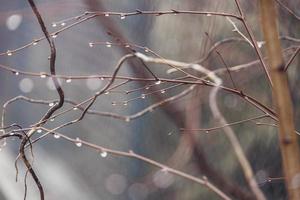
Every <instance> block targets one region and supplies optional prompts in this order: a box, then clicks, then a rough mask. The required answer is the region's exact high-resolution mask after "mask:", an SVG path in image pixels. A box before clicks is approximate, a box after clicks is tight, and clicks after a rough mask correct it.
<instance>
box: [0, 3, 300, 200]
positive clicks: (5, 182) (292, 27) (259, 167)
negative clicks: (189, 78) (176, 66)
mask: <svg viewBox="0 0 300 200" xmlns="http://www.w3.org/2000/svg"><path fill="white" fill-rule="evenodd" d="M0 2H1V6H0V37H1V45H0V51H1V52H6V51H7V50H12V49H15V48H17V47H19V46H22V45H24V44H26V43H28V42H31V41H32V40H33V39H35V38H39V37H40V36H42V32H41V30H40V27H39V25H38V23H37V20H36V18H35V16H34V15H33V13H32V11H31V9H30V7H29V5H28V3H27V2H26V1H20V0H10V1H5V0H1V1H0ZM241 2H242V7H243V10H244V11H245V14H246V17H247V20H248V22H249V23H250V25H251V28H252V30H253V31H254V33H255V36H256V38H257V40H258V41H261V40H262V37H261V32H260V27H259V19H258V8H257V2H256V1H241ZM284 2H285V3H286V4H287V5H288V6H289V7H291V8H293V10H294V11H295V12H297V11H299V10H300V3H299V2H298V1H296V0H289V1H284ZM36 3H37V6H38V8H39V10H40V12H41V14H42V16H43V18H44V20H45V22H46V24H47V26H48V28H49V30H50V31H54V30H57V29H58V28H61V27H52V26H51V23H52V22H55V21H59V20H61V19H66V18H69V17H73V16H76V15H79V14H82V13H84V12H85V11H93V10H100V11H120V12H129V11H134V10H136V9H140V10H170V9H180V10H200V11H204V10H205V11H220V12H229V13H236V14H237V13H238V12H237V9H236V6H235V4H234V1H222V0H214V1H209V0H188V1H180V0H165V1H158V0H151V1H147V0H130V1H129V0H122V1H111V0H102V1H100V0H81V1H79V0H78V1H75V0H52V1H49V0H39V1H36ZM298 14H299V15H300V13H299V12H298ZM279 16H280V19H281V20H280V33H281V35H289V36H291V37H295V38H297V37H299V21H297V20H296V19H295V18H293V17H292V16H291V15H289V14H288V13H286V12H285V11H284V10H282V9H279ZM235 22H236V21H235ZM236 23H237V24H238V26H239V28H240V29H241V31H243V32H244V33H245V29H244V28H243V27H242V24H240V23H238V22H236ZM58 26H60V24H58ZM232 29H233V27H232V25H231V24H230V23H229V22H228V21H227V20H226V19H225V18H223V17H213V16H197V15H192V16H190V15H180V14H179V15H176V16H175V15H163V16H132V17H126V18H125V19H124V20H121V19H120V18H119V17H117V16H111V17H109V18H108V19H106V18H104V17H98V18H95V19H92V20H89V21H87V22H84V23H82V24H80V25H78V26H75V27H73V28H71V29H69V30H67V31H64V32H62V33H61V34H59V35H58V37H57V38H55V44H56V48H57V62H56V66H57V73H58V74H65V75H96V74H98V75H99V74H107V75H108V74H111V73H112V72H113V69H114V66H115V65H116V63H117V62H118V60H119V59H120V58H121V57H122V56H123V55H125V54H126V52H125V50H124V49H122V48H120V47H118V46H112V47H111V48H107V47H105V46H98V45H97V46H96V45H95V46H94V47H93V48H90V47H89V45H88V44H89V42H92V41H104V42H106V41H109V42H114V41H115V38H114V37H112V36H111V35H113V36H115V37H117V38H119V39H121V40H122V41H127V42H130V43H134V44H138V45H141V46H147V47H149V48H150V49H152V50H154V51H155V52H157V53H158V54H159V55H161V56H163V57H165V58H169V59H174V60H179V61H184V62H194V61H196V60H199V59H200V58H202V57H203V56H204V55H206V53H207V51H208V50H209V48H210V47H211V45H212V44H213V43H214V42H217V41H219V40H222V39H224V38H229V37H240V36H239V35H238V34H236V33H235V32H232ZM107 32H111V33H112V34H107ZM206 32H207V33H208V34H209V38H208V37H207V36H206V34H205V33H206ZM120 34H121V36H122V38H120ZM291 45H297V44H295V43H291V42H289V41H283V42H282V46H283V47H284V48H286V47H289V46H291ZM136 50H137V51H141V50H140V49H136ZM218 50H219V51H220V53H221V55H222V56H223V57H224V58H225V60H226V63H227V64H228V66H235V65H238V64H242V63H247V62H250V61H253V60H256V59H257V57H256V55H255V52H254V51H253V49H252V48H251V47H249V45H248V44H246V43H243V42H232V43H228V44H224V45H222V46H221V47H220V48H218ZM143 53H147V52H143ZM149 55H151V54H149ZM48 56H49V47H48V44H47V43H46V42H45V41H43V42H39V43H38V44H37V45H36V46H34V47H30V48H27V49H25V50H22V51H19V52H18V53H15V54H13V55H12V56H1V57H0V63H1V64H4V65H8V66H11V67H13V68H16V69H19V70H24V71H32V72H49V63H48V59H47V58H48ZM298 63H299V59H296V60H295V61H294V63H293V64H292V65H291V66H290V68H289V75H290V76H289V77H290V86H291V91H292V94H293V101H294V106H295V109H294V110H295V121H296V126H297V128H298V129H299V128H300V127H299V126H300V125H299V113H300V112H299V98H300V94H299V89H298V88H297V86H298V85H299V81H300V79H299V77H298V74H299V67H298ZM204 66H206V67H209V68H210V69H218V68H224V65H223V64H222V62H220V60H219V58H218V55H217V54H216V53H213V54H212V55H211V56H210V58H209V59H208V60H207V61H206V62H205V63H204ZM149 67H150V68H151V69H152V70H153V71H154V72H155V73H156V74H157V75H158V76H160V77H174V75H172V74H171V75H170V74H167V73H166V70H167V69H168V67H166V66H160V65H149ZM121 74H122V75H128V76H136V77H140V76H149V74H147V72H145V70H144V69H143V67H142V66H141V65H140V64H139V63H136V62H128V63H127V64H126V65H124V67H123V68H122V70H121ZM0 77H1V78H0V82H1V83H0V84H1V88H0V91H1V95H0V102H1V105H3V104H4V103H5V102H6V101H7V100H9V99H11V98H13V97H15V96H18V95H24V96H27V97H30V98H34V99H44V100H54V99H57V98H58V96H57V94H56V91H55V90H53V85H52V84H51V81H50V80H48V78H45V79H41V78H39V77H28V76H23V75H19V76H15V75H14V74H12V73H9V72H7V71H4V70H0ZM149 77H151V76H149ZM233 77H234V80H235V81H236V83H237V85H238V87H239V88H241V89H242V90H243V91H246V92H247V93H248V94H250V95H252V96H255V97H256V98H257V99H259V100H260V101H261V102H263V103H264V104H266V105H268V106H271V105H272V102H271V92H270V88H269V86H268V84H267V82H266V79H265V76H264V73H263V71H262V70H261V67H260V66H259V65H253V66H251V67H250V68H247V69H245V70H243V71H240V72H237V73H233ZM223 78H224V81H225V82H224V84H225V85H227V86H229V87H232V85H231V82H230V81H229V77H228V75H226V74H225V75H224V76H223ZM104 84H105V81H102V80H96V79H88V80H72V82H71V83H66V82H64V81H62V87H63V89H64V91H65V94H66V97H67V98H68V99H72V100H74V101H76V102H80V101H83V100H85V99H86V98H87V97H89V96H92V95H93V93H94V92H96V91H97V90H99V89H100V88H101V87H102V86H104ZM143 86H145V83H136V82H132V83H129V84H127V85H125V86H124V87H121V88H120V89H118V90H122V91H123V93H110V94H108V95H103V96H100V97H99V99H98V100H97V102H96V103H95V105H94V106H93V109H96V110H100V111H108V112H114V113H118V114H123V115H127V114H132V113H135V112H137V111H139V110H141V109H143V108H145V107H147V106H148V105H151V103H154V102H157V101H159V100H161V99H162V98H166V97H167V96H171V95H174V94H176V93H178V92H180V91H182V89H183V88H184V87H183V88H177V89H173V90H170V91H168V92H167V93H166V94H164V95H162V94H158V95H152V96H150V97H149V98H148V97H147V98H146V99H138V100H136V101H132V102H130V103H129V104H128V106H119V105H118V106H112V104H111V102H112V101H124V100H126V99H130V98H134V97H137V96H140V95H141V93H142V92H140V93H139V92H137V93H133V94H129V95H126V94H125V91H126V90H130V89H134V88H139V87H143ZM161 87H164V86H161ZM158 88H159V86H158V87H157V88H156V89H158ZM209 89H210V88H207V87H205V86H204V87H199V88H198V89H197V90H196V91H194V92H193V93H192V94H190V95H188V96H186V97H184V98H182V99H180V100H178V101H176V102H174V103H172V104H170V105H167V106H165V107H163V108H159V109H155V110H154V111H153V112H151V113H148V114H146V115H144V116H142V117H140V118H138V119H135V120H132V121H130V122H129V123H128V122H124V121H121V120H118V119H112V118H107V117H99V116H89V115H87V116H86V117H85V118H84V120H83V121H81V122H80V123H78V124H75V125H72V126H70V127H66V128H63V129H62V130H61V131H60V132H61V133H64V134H66V135H68V136H71V137H73V138H76V137H79V138H82V139H83V140H87V141H90V142H93V143H95V144H99V145H103V146H105V147H108V148H113V149H118V150H124V151H128V150H133V151H134V152H136V153H139V154H141V155H144V156H146V157H149V158H151V159H153V160H156V161H160V162H162V163H166V164H167V165H170V166H172V167H174V168H177V169H180V170H183V171H185V172H187V173H189V174H192V175H195V176H199V177H202V176H203V175H205V176H207V177H208V179H209V180H211V181H212V182H213V183H214V184H215V185H216V186H218V187H219V188H221V189H224V191H225V192H226V193H228V194H230V196H232V197H233V199H251V198H252V196H251V195H252V194H251V193H250V192H249V189H248V188H247V185H246V184H245V181H244V178H243V175H242V172H241V168H240V166H239V165H238V162H237V160H236V158H235V155H234V154H233V152H232V149H231V147H230V145H229V143H228V141H227V139H226V138H225V137H224V136H223V134H222V133H223V132H222V130H217V131H214V133H212V134H198V133H197V134H182V133H181V132H180V130H179V129H180V128H184V127H185V128H201V127H202V128H203V127H213V126H215V125H216V123H215V121H214V119H213V117H212V114H211V112H210V109H209V106H208V94H209ZM154 90H155V89H154ZM219 104H220V107H221V110H222V111H223V113H224V115H225V117H226V118H227V120H228V122H233V121H238V120H241V119H246V118H249V117H251V116H255V115H258V114H260V113H259V111H258V110H257V109H255V108H253V107H251V106H250V105H249V104H247V103H246V102H245V101H243V100H242V99H241V98H239V97H238V96H234V95H232V94H230V93H228V92H223V91H222V92H220V94H219ZM68 107H70V105H68V104H65V106H64V108H68ZM47 109H48V107H47V106H44V105H35V104H30V103H27V102H24V101H18V102H16V103H13V104H11V105H10V106H9V107H8V108H7V116H6V121H5V123H6V125H8V124H11V123H18V124H20V125H22V126H23V127H28V126H29V125H31V124H33V123H34V122H36V121H37V120H39V119H40V118H41V117H42V116H43V114H44V113H45V112H46V111H47ZM79 113H80V112H79V111H72V112H70V113H69V114H67V115H64V116H63V117H59V118H57V119H55V121H53V122H50V123H49V124H47V127H55V126H58V125H59V124H61V123H63V122H67V121H70V120H72V119H74V118H76V117H78V116H79ZM264 122H270V123H271V121H268V120H265V121H264ZM233 128H234V130H235V131H236V133H237V135H238V137H239V139H240V142H241V144H242V146H243V148H244V151H245V153H246V155H247V156H248V158H249V160H250V162H251V164H252V167H253V170H254V172H255V173H256V177H257V181H258V183H259V185H260V187H261V189H262V190H263V191H264V192H265V194H266V196H267V197H268V199H286V193H285V191H284V184H283V181H282V180H280V179H279V180H277V181H274V182H270V183H268V182H267V179H268V178H269V177H282V174H281V161H280V159H279V158H280V152H279V149H278V144H277V135H276V133H277V131H276V128H274V127H270V126H257V125H255V124H254V123H252V122H250V123H245V124H242V125H238V126H234V127H233ZM18 145H19V142H18V141H17V140H8V141H7V145H6V147H5V148H3V149H1V152H0V199H3V200H19V199H22V198H23V195H24V173H25V170H24V166H23V165H22V163H21V162H19V166H20V169H22V170H21V172H20V174H19V181H18V182H17V183H16V182H15V169H14V160H15V158H16V156H17V153H18ZM33 150H34V155H35V158H34V168H35V169H36V171H37V174H38V175H39V177H40V179H41V182H42V184H43V186H44V189H45V193H46V199H47V200H52V199H53V200H54V199H55V200H57V199H63V200H71V199H72V200H77V199H78V200H79V199H80V200H82V199H87V200H100V199H103V200H110V199H111V200H125V199H126V200H127V199H128V200H146V199H162V200H168V199H172V200H174V199H178V200H182V199H184V200H185V199H189V200H193V199H200V198H201V199H218V198H217V197H216V196H215V195H214V194H212V193H211V192H209V191H207V190H206V189H205V188H204V187H202V186H200V185H196V184H194V183H192V182H190V181H187V180H184V179H182V178H179V177H174V176H172V175H170V174H164V173H161V171H159V169H157V168H154V167H152V166H149V165H147V164H145V163H143V162H141V161H137V160H134V159H129V158H124V157H116V156H112V155H108V156H107V157H105V158H102V157H101V156H100V155H99V153H98V152H96V151H94V150H90V149H88V148H86V147H81V148H78V147H76V145H74V144H73V143H70V142H67V141H65V140H61V139H58V140H57V139H55V138H53V137H52V136H48V137H46V138H44V139H43V140H41V141H39V142H38V143H37V144H35V145H34V148H33ZM28 186H29V188H28V197H27V199H30V200H36V199H39V198H38V197H39V194H38V192H37V188H36V186H35V184H34V183H33V181H32V179H31V177H30V178H28ZM233 188H236V190H240V191H242V192H241V193H242V194H239V193H238V192H236V191H231V190H232V189H233Z"/></svg>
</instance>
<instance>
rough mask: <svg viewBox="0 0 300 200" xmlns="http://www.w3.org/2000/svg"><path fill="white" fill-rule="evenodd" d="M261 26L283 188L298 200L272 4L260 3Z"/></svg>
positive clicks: (299, 159)
mask: <svg viewBox="0 0 300 200" xmlns="http://www.w3.org/2000/svg"><path fill="white" fill-rule="evenodd" d="M260 9H261V10H260V11H261V20H260V21H261V25H262V29H263V33H264V38H265V40H266V46H267V54H268V57H269V65H270V68H271V69H272V70H271V76H272V80H273V82H274V87H273V98H274V105H275V107H276V110H277V113H278V119H279V140H280V141H279V143H280V149H281V155H282V162H283V171H284V176H285V177H286V178H285V182H286V188H287V191H288V196H289V199H290V200H296V199H300V187H299V185H298V184H297V183H298V181H299V180H298V179H299V178H298V176H299V173H300V153H299V145H298V137H297V135H296V134H295V132H294V118H293V107H292V102H291V95H290V90H289V86H288V77H287V74H286V72H285V70H284V61H283V58H282V53H281V46H280V41H279V40H278V29H277V15H276V10H275V6H274V1H273V0H261V1H260ZM296 179H297V180H296Z"/></svg>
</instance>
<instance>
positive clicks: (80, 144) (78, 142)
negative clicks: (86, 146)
mask: <svg viewBox="0 0 300 200" xmlns="http://www.w3.org/2000/svg"><path fill="white" fill-rule="evenodd" d="M76 146H78V147H81V146H82V142H81V140H80V139H79V138H76Z"/></svg>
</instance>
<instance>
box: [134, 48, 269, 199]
mask: <svg viewBox="0 0 300 200" xmlns="http://www.w3.org/2000/svg"><path fill="white" fill-rule="evenodd" d="M135 55H136V56H137V57H138V58H140V59H142V60H143V61H144V62H146V63H147V62H149V63H159V64H171V65H174V66H178V67H186V66H187V65H192V68H193V69H195V70H197V71H199V72H201V73H203V74H205V75H207V76H208V78H210V79H211V80H212V81H213V82H214V85H215V87H214V88H213V89H212V91H211V92H210V95H209V99H210V107H211V110H212V112H213V115H214V116H215V118H216V119H218V120H219V122H220V123H221V124H222V125H225V124H227V122H226V120H225V118H224V117H223V115H222V114H221V112H220V110H219V108H218V105H217V93H218V91H219V89H220V86H221V85H222V80H221V79H220V78H219V77H218V76H216V74H215V73H214V72H212V71H210V70H208V69H206V68H204V67H202V66H201V65H198V64H188V63H183V62H177V61H173V60H166V59H158V58H151V57H148V56H146V55H144V54H141V53H136V54H135ZM224 131H225V133H226V135H227V137H228V139H229V141H230V143H231V145H232V147H233V149H234V152H235V154H236V156H237V158H238V161H239V163H240V164H241V166H242V169H243V172H244V175H245V178H246V181H247V183H248V184H249V186H250V188H251V190H252V192H253V193H254V194H255V196H256V198H257V199H258V200H265V197H264V195H263V193H262V191H261V190H260V188H259V187H258V184H257V182H256V180H255V178H254V174H253V171H252V169H251V166H250V163H249V161H248V159H247V158H246V156H245V154H244V152H243V150H242V147H241V145H240V143H239V141H238V139H237V137H236V136H235V134H234V132H233V130H232V129H231V127H230V126H224Z"/></svg>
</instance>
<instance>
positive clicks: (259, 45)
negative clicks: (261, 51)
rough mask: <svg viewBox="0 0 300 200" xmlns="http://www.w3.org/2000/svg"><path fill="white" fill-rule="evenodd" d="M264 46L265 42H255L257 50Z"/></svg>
mask: <svg viewBox="0 0 300 200" xmlns="http://www.w3.org/2000/svg"><path fill="white" fill-rule="evenodd" d="M264 44H265V41H257V46H258V48H261V47H262V46H263V45H264Z"/></svg>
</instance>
